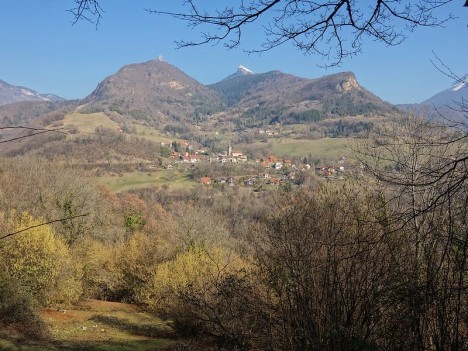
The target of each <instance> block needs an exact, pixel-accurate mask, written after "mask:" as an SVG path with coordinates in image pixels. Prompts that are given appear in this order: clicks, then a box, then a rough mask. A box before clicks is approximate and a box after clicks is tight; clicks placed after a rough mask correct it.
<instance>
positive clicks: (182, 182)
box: [98, 169, 196, 192]
mask: <svg viewBox="0 0 468 351" xmlns="http://www.w3.org/2000/svg"><path fill="white" fill-rule="evenodd" d="M98 181H99V182H100V183H101V184H104V185H106V186H107V187H108V188H109V189H110V190H112V191H115V192H120V191H125V190H129V189H137V188H146V187H152V186H156V185H159V186H162V185H164V184H166V185H167V186H168V187H169V188H170V189H177V188H191V187H193V186H194V185H195V184H196V183H195V182H194V181H193V180H192V179H190V178H189V174H188V173H187V172H179V171H178V170H176V169H163V170H158V171H155V172H132V173H124V174H123V175H122V176H121V177H120V176H109V175H107V176H104V177H100V178H98Z"/></svg>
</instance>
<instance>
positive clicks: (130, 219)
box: [125, 213, 146, 232]
mask: <svg viewBox="0 0 468 351" xmlns="http://www.w3.org/2000/svg"><path fill="white" fill-rule="evenodd" d="M145 224H146V219H145V218H144V217H143V216H142V215H141V214H139V213H133V214H130V215H128V216H127V217H125V227H126V228H127V229H128V230H129V231H131V232H134V231H136V230H141V229H142V228H143V227H144V226H145Z"/></svg>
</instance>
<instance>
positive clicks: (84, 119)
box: [63, 112, 120, 134]
mask: <svg viewBox="0 0 468 351" xmlns="http://www.w3.org/2000/svg"><path fill="white" fill-rule="evenodd" d="M63 125H64V126H65V127H66V126H69V125H74V126H76V127H77V128H78V131H79V132H80V133H83V134H90V133H94V131H95V130H96V128H97V127H101V126H102V127H104V128H110V129H113V130H115V131H117V130H119V128H120V127H119V124H118V123H116V122H114V121H113V120H111V119H110V118H109V117H108V116H106V115H105V114H104V113H102V112H98V113H91V114H83V113H78V112H74V113H69V114H68V115H66V116H65V118H64V119H63Z"/></svg>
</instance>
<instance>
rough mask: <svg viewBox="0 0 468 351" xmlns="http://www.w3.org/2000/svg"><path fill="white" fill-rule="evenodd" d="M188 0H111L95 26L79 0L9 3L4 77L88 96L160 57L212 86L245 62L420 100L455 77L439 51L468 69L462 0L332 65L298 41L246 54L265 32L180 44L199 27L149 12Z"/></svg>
mask: <svg viewBox="0 0 468 351" xmlns="http://www.w3.org/2000/svg"><path fill="white" fill-rule="evenodd" d="M182 2H183V1H182V0H172V1H162V0H161V1H158V0H153V1H151V0H133V1H126V0H102V1H101V3H102V7H103V8H104V10H105V13H104V15H103V18H102V20H101V24H100V26H99V27H98V28H97V29H96V27H95V26H94V25H93V24H90V23H88V22H84V21H83V22H79V23H77V24H75V25H72V20H73V17H72V15H71V14H70V13H68V12H66V10H67V9H70V8H71V7H73V0H14V1H11V0H0V4H2V6H1V8H2V11H1V12H0V79H2V80H4V81H6V82H8V83H10V84H14V85H23V86H26V87H29V88H32V89H34V90H37V91H39V92H42V93H46V92H47V93H55V94H58V95H61V96H63V97H65V98H69V99H71V98H83V97H85V96H86V95H88V94H89V93H91V91H92V90H94V88H95V87H96V85H97V84H98V83H99V82H100V81H101V80H103V79H104V78H105V77H107V76H108V75H111V74H113V73H115V72H116V71H117V70H118V69H119V68H121V67H122V66H124V65H126V64H130V63H135V62H144V61H147V60H150V59H155V58H156V57H157V56H158V55H160V54H161V55H163V56H164V59H165V60H166V61H167V62H169V63H171V64H173V65H175V66H177V67H178V68H180V69H181V70H182V71H184V72H185V73H187V74H189V75H190V76H192V77H193V78H195V79H197V80H198V81H200V82H201V83H204V84H210V83H214V82H217V81H219V80H221V79H223V78H224V77H226V76H228V75H230V74H231V73H233V72H234V71H235V70H236V67H237V65H239V64H242V65H244V66H246V67H248V68H250V69H251V70H253V71H254V72H258V73H261V72H267V71H271V70H280V71H283V72H285V73H290V74H294V75H297V76H301V77H307V78H316V77H320V76H323V75H326V74H332V73H335V72H339V71H353V72H354V73H355V74H356V77H357V79H358V81H359V83H360V84H361V85H362V86H364V87H365V88H367V89H369V90H370V91H372V92H374V93H375V94H376V95H378V96H380V97H381V98H382V99H384V100H387V101H389V102H392V103H412V102H420V101H423V100H425V99H427V98H429V97H431V96H432V95H434V94H435V93H437V92H439V91H441V90H443V89H446V88H448V87H449V86H450V84H451V83H452V82H451V79H449V78H447V77H445V76H444V75H442V74H441V73H440V72H438V71H437V70H436V69H435V68H434V67H433V66H432V64H431V63H430V59H431V58H433V57H434V56H433V54H432V51H434V52H436V53H437V55H438V56H439V57H440V58H441V59H442V60H443V61H444V62H445V63H446V64H447V65H448V66H450V67H451V68H452V70H453V71H454V72H455V73H457V74H459V75H463V74H466V73H468V40H467V38H468V27H467V25H468V8H463V7H462V5H463V3H464V1H462V0H458V1H453V3H452V4H450V5H448V6H446V7H444V8H443V9H442V10H441V12H442V13H445V14H446V13H448V12H452V13H453V14H455V15H457V16H458V17H459V18H458V19H457V20H454V21H451V22H450V23H447V24H446V26H445V28H421V29H418V30H416V32H414V33H412V34H410V37H409V38H408V39H407V40H406V41H405V42H404V43H403V44H401V45H399V46H396V47H386V46H385V45H383V44H380V43H376V42H372V41H367V42H366V43H365V45H364V47H363V53H362V54H360V55H358V56H356V57H353V58H351V59H346V60H345V61H344V62H343V64H342V65H341V66H340V67H338V68H333V69H327V70H325V69H323V68H320V67H319V66H320V65H323V63H324V62H323V59H322V58H321V57H319V56H313V55H312V56H304V55H303V54H301V53H300V52H299V51H297V50H296V49H295V48H294V47H292V46H289V45H285V46H283V47H280V48H277V49H274V50H272V51H269V52H266V53H263V54H262V55H256V54H253V55H248V54H246V53H245V52H244V51H243V50H242V49H243V48H251V47H252V45H255V43H257V42H258V40H260V37H259V35H260V34H261V33H260V32H259V31H258V30H254V31H252V32H250V33H248V34H247V35H246V36H245V43H244V45H243V46H241V48H239V49H234V50H227V49H226V48H225V47H223V46H222V45H218V46H212V45H206V46H202V47H192V48H185V49H176V46H175V44H174V41H175V40H180V39H184V38H189V37H193V35H194V32H193V31H191V30H189V29H188V28H187V27H186V25H185V24H184V23H181V22H180V21H177V20H175V19H172V18H170V17H164V16H157V15H150V14H148V13H147V12H145V11H144V8H149V7H151V8H156V9H165V10H177V9H180V7H181V4H182ZM222 2H223V1H221V0H218V1H214V0H213V1H211V2H210V1H205V2H204V3H205V4H206V3H211V4H218V3H222Z"/></svg>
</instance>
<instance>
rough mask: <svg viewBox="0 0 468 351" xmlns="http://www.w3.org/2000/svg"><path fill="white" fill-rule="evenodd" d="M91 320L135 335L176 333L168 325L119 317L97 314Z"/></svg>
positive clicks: (161, 336)
mask: <svg viewBox="0 0 468 351" xmlns="http://www.w3.org/2000/svg"><path fill="white" fill-rule="evenodd" d="M91 320H93V321H95V322H98V323H102V324H105V325H107V326H109V327H112V328H115V329H118V330H120V331H123V332H127V333H130V334H133V335H138V336H145V337H148V338H165V339H169V338H174V337H175V334H174V332H173V331H172V329H170V328H169V327H167V326H164V325H157V324H135V323H132V322H129V321H128V320H125V319H120V318H117V317H110V316H102V315H96V316H94V317H92V318H91Z"/></svg>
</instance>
